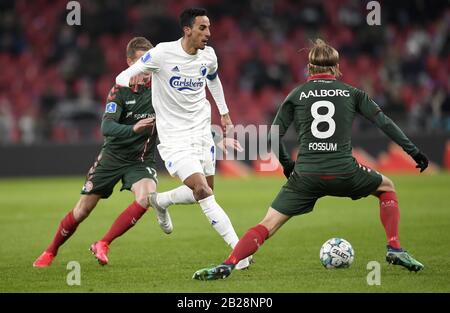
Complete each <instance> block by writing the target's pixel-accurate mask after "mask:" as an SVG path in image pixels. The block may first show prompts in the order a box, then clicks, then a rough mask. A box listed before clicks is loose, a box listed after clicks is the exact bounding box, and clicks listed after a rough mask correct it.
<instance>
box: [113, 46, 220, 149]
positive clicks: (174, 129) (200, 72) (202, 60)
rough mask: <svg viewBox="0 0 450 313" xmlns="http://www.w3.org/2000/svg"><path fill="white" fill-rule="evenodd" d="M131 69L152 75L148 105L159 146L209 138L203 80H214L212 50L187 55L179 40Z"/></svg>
mask: <svg viewBox="0 0 450 313" xmlns="http://www.w3.org/2000/svg"><path fill="white" fill-rule="evenodd" d="M132 68H134V70H135V71H136V70H139V71H140V72H150V71H151V72H153V75H152V104H153V107H154V109H155V113H156V127H157V129H158V136H159V140H160V142H161V145H162V146H174V145H179V144H183V142H184V143H187V141H189V139H192V138H196V137H197V138H198V137H201V136H205V135H206V134H209V135H211V106H210V104H209V101H208V100H207V99H206V91H205V87H206V84H207V82H206V79H207V77H208V78H209V79H212V78H214V77H215V75H216V72H217V68H218V65H217V56H216V54H215V52H214V49H213V48H211V47H208V46H207V47H206V48H205V49H204V50H198V51H197V54H195V55H190V54H188V53H186V52H185V51H184V49H183V48H182V46H181V39H179V40H177V41H171V42H163V43H160V44H158V45H157V46H156V47H154V48H152V49H151V50H149V51H147V52H146V53H145V54H144V55H143V56H142V57H141V58H140V60H139V61H137V62H136V63H135V64H134V65H133V66H132ZM130 69H131V68H130ZM122 73H123V72H122ZM121 75H122V74H121ZM119 77H120V75H119ZM118 83H120V81H119V79H118ZM221 113H222V112H221ZM224 113H227V112H224ZM224 113H222V114H224Z"/></svg>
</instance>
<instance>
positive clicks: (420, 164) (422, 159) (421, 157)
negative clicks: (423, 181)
mask: <svg viewBox="0 0 450 313" xmlns="http://www.w3.org/2000/svg"><path fill="white" fill-rule="evenodd" d="M411 157H412V158H413V159H414V161H416V163H417V165H416V168H420V172H421V173H422V172H423V171H425V169H426V168H427V167H428V158H427V156H426V155H425V154H423V153H422V152H420V151H419V152H418V153H417V154H416V155H412V156H411Z"/></svg>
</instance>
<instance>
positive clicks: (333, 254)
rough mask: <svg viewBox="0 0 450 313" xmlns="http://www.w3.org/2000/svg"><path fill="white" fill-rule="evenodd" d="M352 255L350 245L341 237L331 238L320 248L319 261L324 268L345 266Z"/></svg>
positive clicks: (351, 259) (349, 263)
mask: <svg viewBox="0 0 450 313" xmlns="http://www.w3.org/2000/svg"><path fill="white" fill-rule="evenodd" d="M354 257H355V251H353V248H352V245H351V244H350V243H349V242H348V241H347V240H345V239H342V238H331V239H329V240H327V241H325V243H324V244H323V245H322V248H320V262H321V263H322V265H323V266H324V267H325V268H347V267H349V266H350V265H351V264H352V262H353V258H354Z"/></svg>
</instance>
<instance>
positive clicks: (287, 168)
mask: <svg viewBox="0 0 450 313" xmlns="http://www.w3.org/2000/svg"><path fill="white" fill-rule="evenodd" d="M294 167H295V162H294V161H292V160H291V161H290V162H289V164H288V165H286V166H284V167H283V174H284V176H286V178H287V179H289V177H290V176H291V174H292V172H293V171H294Z"/></svg>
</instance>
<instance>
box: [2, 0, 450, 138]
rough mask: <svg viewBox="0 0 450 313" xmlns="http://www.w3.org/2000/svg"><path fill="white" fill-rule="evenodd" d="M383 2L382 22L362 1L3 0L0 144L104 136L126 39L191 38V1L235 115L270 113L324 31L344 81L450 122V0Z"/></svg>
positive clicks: (430, 129)
mask: <svg viewBox="0 0 450 313" xmlns="http://www.w3.org/2000/svg"><path fill="white" fill-rule="evenodd" d="M379 2H380V4H381V26H369V25H368V24H367V22H366V16H367V14H368V13H369V11H368V10H367V9H366V3H367V1H361V0H327V1H318V0H306V1H298V0H241V1H226V0H199V1H191V0H167V1H156V0H153V1H152V0H140V1H138V0H131V1H125V0H103V1H92V0H91V1H88V0H85V1H79V3H80V4H81V25H79V26H77V25H74V26H69V25H68V24H67V22H66V16H67V14H68V13H69V11H68V10H67V9H66V5H67V3H68V1H65V0H57V1H52V0H34V1H26V0H15V1H14V0H2V1H0V68H1V70H2V73H1V75H0V144H2V143H3V144H4V143H26V144H31V143H36V142H48V141H52V142H77V141H99V140H101V139H102V137H101V133H100V130H99V128H100V119H101V115H102V112H103V110H104V104H105V98H106V95H107V93H108V91H109V89H110V88H111V87H112V85H113V83H114V78H115V76H116V75H117V74H118V73H119V72H121V71H122V70H123V69H124V68H125V67H126V66H127V65H126V59H125V47H126V44H127V42H128V41H129V40H130V39H131V38H132V37H134V36H145V37H147V38H148V39H149V40H150V41H151V42H152V43H153V44H154V45H156V44H157V43H159V42H161V41H171V40H176V39H178V38H180V37H181V30H180V28H179V26H178V15H179V13H180V12H181V11H182V10H183V9H184V8H186V7H191V6H202V7H205V8H206V9H208V15H209V17H210V20H211V32H212V37H211V40H210V43H209V44H210V45H211V46H212V47H214V49H215V50H216V53H217V55H218V58H219V75H220V77H221V80H222V83H223V85H224V90H225V96H226V99H227V103H228V106H229V108H230V111H231V114H232V118H233V121H234V123H235V124H244V125H246V124H250V123H252V124H267V123H270V122H271V120H272V119H273V116H274V114H275V112H276V110H277V107H278V105H279V104H280V103H281V102H282V100H283V99H284V97H285V96H286V95H287V93H288V92H289V91H290V90H291V89H292V88H294V87H295V86H296V85H298V84H299V83H303V82H304V81H305V80H306V77H307V72H306V64H307V54H308V51H307V48H308V46H309V45H310V39H313V38H316V37H320V38H322V39H324V40H326V41H327V42H329V43H330V44H331V45H333V46H334V47H336V48H337V49H338V51H339V52H340V57H341V58H340V68H341V71H342V72H343V77H342V80H343V81H345V82H347V83H349V84H352V85H355V86H357V87H359V88H362V89H364V90H365V91H367V92H368V93H369V95H370V96H372V97H373V98H374V99H375V101H376V102H377V103H378V104H379V105H380V106H381V107H382V109H383V110H384V111H385V112H386V113H387V114H388V115H390V116H391V117H392V118H393V119H394V120H395V121H396V122H398V123H399V124H400V125H401V126H402V127H404V128H405V130H406V131H407V132H408V133H411V134H413V133H417V132H420V133H436V132H450V97H449V95H450V82H449V75H448V73H449V69H450V31H449V29H450V6H449V5H448V1H446V0H433V1H432V3H429V2H427V1H424V0H420V1H419V0H411V1H379ZM213 107H214V105H213ZM217 117H218V114H217V112H216V111H215V110H214V111H213V121H214V122H218V118H217ZM365 127H366V124H365V122H363V121H362V120H358V122H357V123H355V130H364V129H365Z"/></svg>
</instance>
